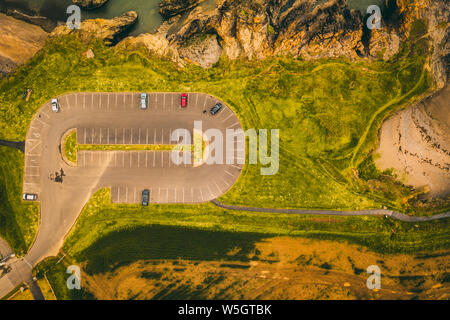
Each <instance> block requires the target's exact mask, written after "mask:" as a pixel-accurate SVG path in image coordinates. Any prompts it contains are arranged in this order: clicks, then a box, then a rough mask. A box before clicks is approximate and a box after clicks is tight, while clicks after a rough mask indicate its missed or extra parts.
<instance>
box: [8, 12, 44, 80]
mask: <svg viewBox="0 0 450 320" xmlns="http://www.w3.org/2000/svg"><path fill="white" fill-rule="evenodd" d="M47 37H48V34H47V33H46V32H45V31H43V30H42V29H41V28H39V27H37V26H34V25H31V24H28V23H26V22H23V21H20V20H17V19H14V18H12V17H9V16H6V15H4V14H2V13H0V77H1V76H3V75H5V74H7V73H9V72H11V71H12V70H13V69H14V68H15V67H16V66H17V65H20V64H23V63H24V62H25V61H27V60H28V59H29V58H31V57H32V56H33V55H34V54H35V53H36V52H37V51H38V50H39V49H41V48H42V47H43V46H44V43H45V40H46V39H47Z"/></svg>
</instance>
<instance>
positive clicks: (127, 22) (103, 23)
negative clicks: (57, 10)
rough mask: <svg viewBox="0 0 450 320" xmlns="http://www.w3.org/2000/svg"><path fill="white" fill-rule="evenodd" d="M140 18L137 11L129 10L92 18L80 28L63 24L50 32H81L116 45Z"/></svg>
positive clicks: (55, 35) (61, 33) (60, 34)
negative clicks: (110, 17)
mask: <svg viewBox="0 0 450 320" xmlns="http://www.w3.org/2000/svg"><path fill="white" fill-rule="evenodd" d="M137 19H138V14H137V12H135V11H128V12H125V13H123V14H121V15H120V16H118V17H116V18H113V19H91V20H85V21H83V22H82V23H81V27H80V29H73V30H71V29H69V28H68V27H67V26H65V25H62V26H59V27H57V28H55V30H53V32H52V33H51V34H50V36H51V37H57V36H62V35H66V34H69V33H80V34H81V36H82V37H86V38H90V37H92V36H94V37H96V38H100V39H103V40H104V42H105V44H106V45H114V44H116V43H117V42H118V40H120V39H121V37H123V36H124V34H125V32H126V31H127V30H129V29H130V28H131V26H133V25H134V24H135V23H136V21H137Z"/></svg>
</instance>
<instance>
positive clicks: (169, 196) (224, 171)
mask: <svg viewBox="0 0 450 320" xmlns="http://www.w3.org/2000/svg"><path fill="white" fill-rule="evenodd" d="M180 96H181V94H180V93H148V97H149V102H148V109H146V110H141V109H140V107H139V103H140V93H128V92H125V93H71V94H66V95H62V96H60V97H58V101H59V105H60V112H58V113H54V112H52V110H51V105H50V102H48V103H46V104H45V105H44V107H43V108H42V109H41V110H40V111H39V112H38V113H37V114H36V115H35V117H34V119H33V121H32V123H31V125H30V128H29V131H28V135H27V139H26V156H25V174H24V182H23V191H24V192H26V193H35V194H38V197H40V196H41V194H42V195H43V193H44V190H45V185H46V184H47V183H48V181H49V180H50V181H51V179H49V177H52V175H54V173H55V172H57V171H58V170H60V169H63V170H64V172H65V177H64V180H63V183H62V184H63V186H66V185H68V184H72V185H71V186H70V187H75V186H76V184H83V182H82V181H83V177H85V180H86V181H88V180H89V181H90V180H93V179H95V180H96V181H97V186H96V187H98V188H100V187H109V188H111V201H112V202H114V203H139V202H140V197H141V196H140V194H141V191H142V190H143V189H149V190H150V201H151V202H155V203H198V202H206V201H209V200H211V199H214V198H216V197H218V196H220V195H221V194H223V193H224V192H226V191H227V190H228V189H229V188H230V187H231V186H232V185H233V183H234V182H235V181H236V179H237V178H238V176H239V175H240V172H241V169H242V165H240V164H238V163H237V161H236V163H234V164H229V165H226V164H224V165H219V164H214V165H207V164H204V165H203V166H201V167H194V166H193V165H191V164H181V165H175V164H174V163H173V162H172V161H171V160H170V156H171V153H170V152H169V151H87V150H86V151H82V150H80V151H78V155H77V159H78V161H77V166H76V167H69V166H67V164H66V163H65V162H64V161H61V160H62V155H61V154H60V152H59V154H57V153H56V154H55V157H54V158H56V159H55V160H54V161H53V162H51V161H50V162H49V161H48V160H45V164H43V163H42V162H43V157H42V153H43V151H45V150H47V149H52V150H53V151H54V148H55V147H57V146H59V144H60V143H61V141H59V143H58V145H57V146H51V145H49V144H48V140H49V139H48V135H51V136H52V139H53V140H54V141H56V140H58V139H59V140H61V137H62V136H63V135H64V133H65V132H67V131H68V130H71V129H76V131H77V143H78V144H107V145H114V144H117V145H171V144H175V143H176V142H174V141H171V135H172V133H173V132H174V131H175V130H176V129H180V128H182V129H186V130H188V131H189V132H190V133H191V141H190V142H189V143H192V136H193V135H192V133H193V128H194V121H199V120H201V121H202V126H203V130H206V129H208V128H215V129H219V130H221V131H222V132H223V134H224V136H225V130H226V129H238V128H241V125H240V123H239V120H238V119H237V118H236V116H235V115H234V113H233V112H232V111H231V109H229V108H228V107H227V106H226V105H225V104H224V103H223V102H221V103H222V104H223V105H224V108H223V109H222V110H221V111H220V112H219V113H218V114H217V115H215V116H211V115H210V114H209V109H210V108H211V107H212V106H213V105H214V104H215V103H217V102H219V100H218V99H216V98H214V97H212V96H209V95H206V94H201V93H188V107H187V108H181V106H180ZM43 139H46V141H45V142H44V141H43ZM50 140H51V139H50ZM236 148H238V146H237V144H236ZM58 151H59V150H58ZM44 153H45V152H44ZM236 160H237V159H236ZM72 181H73V182H72Z"/></svg>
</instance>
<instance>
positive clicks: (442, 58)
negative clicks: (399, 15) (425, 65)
mask: <svg viewBox="0 0 450 320" xmlns="http://www.w3.org/2000/svg"><path fill="white" fill-rule="evenodd" d="M423 10H424V11H425V12H424V14H423V16H424V17H425V18H426V19H427V20H428V34H429V37H430V39H431V43H432V46H433V53H432V56H431V66H432V75H433V80H434V84H435V86H436V87H437V88H443V87H444V86H445V85H446V84H447V83H448V79H449V73H450V68H449V64H450V36H449V21H450V2H449V1H446V0H435V1H430V2H429V5H427V6H425V7H424V8H423Z"/></svg>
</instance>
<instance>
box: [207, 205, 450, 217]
mask: <svg viewBox="0 0 450 320" xmlns="http://www.w3.org/2000/svg"><path fill="white" fill-rule="evenodd" d="M211 203H213V204H214V205H216V206H218V207H220V208H224V209H228V210H237V211H253V212H271V213H289V214H311V215H333V216H389V217H391V218H394V219H397V220H400V221H404V222H423V221H431V220H438V219H445V218H449V217H450V212H446V213H441V214H436V215H434V216H431V217H413V216H408V215H406V214H403V213H398V212H395V211H392V210H386V209H372V210H359V211H339V210H302V209H272V208H256V207H241V206H231V205H227V204H223V203H221V202H219V201H217V200H211Z"/></svg>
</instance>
